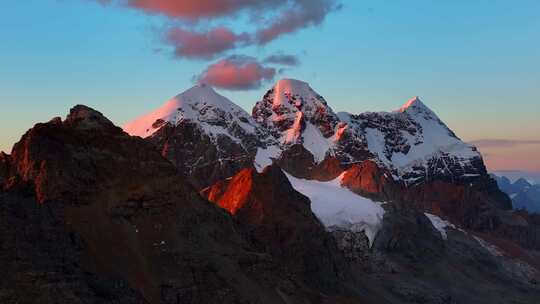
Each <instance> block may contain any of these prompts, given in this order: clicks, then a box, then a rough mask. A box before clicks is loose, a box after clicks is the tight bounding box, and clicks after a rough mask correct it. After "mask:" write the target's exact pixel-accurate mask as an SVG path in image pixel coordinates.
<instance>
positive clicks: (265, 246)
mask: <svg viewBox="0 0 540 304" xmlns="http://www.w3.org/2000/svg"><path fill="white" fill-rule="evenodd" d="M203 194H204V195H205V196H206V197H207V198H208V199H209V200H210V201H212V202H214V203H215V204H216V205H218V206H220V207H221V208H223V209H225V210H227V211H228V212H229V213H231V214H232V215H233V216H234V218H235V219H236V220H237V221H238V222H239V223H240V225H241V227H242V229H243V231H244V232H245V233H246V234H247V235H248V236H249V238H250V239H252V240H253V241H254V243H255V246H256V247H258V248H260V249H261V250H264V251H268V252H271V253H272V255H273V256H275V257H277V258H278V259H279V263H280V264H281V265H282V266H283V267H284V268H285V269H289V270H292V271H293V272H294V273H296V274H297V275H298V276H299V277H302V278H305V280H306V283H307V284H308V285H309V286H311V287H314V288H318V289H321V290H323V291H326V292H334V293H335V292H336V291H337V290H338V287H339V285H340V283H339V282H340V281H341V282H343V281H345V279H346V278H345V267H344V265H343V261H342V260H341V258H340V255H339V254H338V251H337V248H336V245H335V243H334V241H333V239H332V238H331V237H330V235H329V234H328V233H327V232H326V231H325V229H324V227H323V225H322V224H321V223H320V222H319V220H318V219H317V218H316V217H315V215H314V214H313V213H312V211H311V209H310V201H309V199H308V198H307V197H305V196H304V195H302V194H300V193H299V192H297V191H296V190H294V189H293V187H292V186H291V184H290V182H289V180H288V179H287V177H286V176H285V174H284V173H283V171H282V170H281V169H280V168H279V167H277V166H270V167H267V168H266V169H265V170H264V171H263V172H262V173H257V172H256V171H255V170H254V169H244V170H242V171H241V172H239V173H238V174H236V175H235V176H233V177H232V178H230V179H227V180H225V181H222V182H220V183H218V184H216V185H214V186H212V187H209V188H207V189H205V190H204V191H203Z"/></svg>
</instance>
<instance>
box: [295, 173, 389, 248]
mask: <svg viewBox="0 0 540 304" xmlns="http://www.w3.org/2000/svg"><path fill="white" fill-rule="evenodd" d="M286 174H287V173H286ZM287 177H288V178H289V181H290V182H291V184H292V186H293V187H294V189H296V191H298V192H300V193H302V194H304V195H305V196H307V197H308V198H309V199H310V200H311V210H312V211H313V213H314V214H315V215H316V216H317V218H319V220H320V221H321V222H322V223H323V224H324V226H325V227H326V228H327V229H331V228H332V227H339V228H345V229H348V230H352V231H355V232H360V231H364V233H365V234H366V236H367V237H368V239H369V243H370V246H371V245H372V244H373V241H374V239H375V236H376V235H377V232H379V230H380V228H381V227H382V219H383V216H384V209H383V208H382V203H378V202H374V201H372V200H370V199H367V198H364V197H362V196H360V195H358V194H356V193H353V192H352V191H350V190H349V189H347V188H344V187H342V186H341V178H342V177H341V176H339V177H338V178H336V179H334V180H332V181H329V182H320V181H315V180H306V179H300V178H296V177H294V176H291V175H289V174H287Z"/></svg>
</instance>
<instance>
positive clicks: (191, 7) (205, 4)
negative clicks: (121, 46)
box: [102, 0, 289, 20]
mask: <svg viewBox="0 0 540 304" xmlns="http://www.w3.org/2000/svg"><path fill="white" fill-rule="evenodd" d="M102 1H103V0H102ZM287 1H289V0H128V2H127V5H128V6H130V7H133V8H136V9H141V10H143V11H145V12H147V13H152V14H162V15H166V16H168V17H172V18H183V19H192V20H195V19H201V18H211V17H221V16H228V15H232V14H235V13H237V12H239V11H242V10H260V9H262V8H269V7H275V5H281V4H283V3H285V2H287Z"/></svg>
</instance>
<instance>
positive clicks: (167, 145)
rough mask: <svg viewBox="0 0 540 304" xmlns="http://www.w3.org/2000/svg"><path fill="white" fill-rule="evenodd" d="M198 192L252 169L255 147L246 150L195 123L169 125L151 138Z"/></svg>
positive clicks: (225, 137)
mask: <svg viewBox="0 0 540 304" xmlns="http://www.w3.org/2000/svg"><path fill="white" fill-rule="evenodd" d="M148 141H149V142H150V143H152V144H153V145H154V146H155V147H157V149H158V150H159V151H160V152H161V155H163V156H164V157H166V158H167V159H168V160H170V161H171V162H172V163H173V164H175V165H176V168H177V169H178V172H179V173H180V174H181V175H183V176H184V177H185V178H186V179H187V180H188V181H189V182H190V183H191V184H192V185H194V186H195V187H196V188H197V189H202V188H205V187H207V186H209V185H212V184H213V183H216V182H218V181H220V180H222V179H225V178H227V177H230V176H232V175H234V174H235V173H237V172H238V171H240V170H241V169H243V168H248V167H252V166H253V160H254V158H255V154H256V150H257V149H256V145H253V146H252V147H251V148H250V149H246V148H245V147H244V146H243V145H241V144H239V143H238V142H237V141H235V140H233V139H231V138H230V137H228V136H226V135H217V136H216V137H211V136H209V135H208V134H206V133H205V132H204V131H203V130H201V129H200V128H199V127H198V126H197V125H196V124H193V123H184V122H182V123H179V124H177V125H172V124H167V125H165V126H163V127H161V128H160V129H159V130H158V131H156V133H154V134H153V136H152V137H150V138H149V139H148Z"/></svg>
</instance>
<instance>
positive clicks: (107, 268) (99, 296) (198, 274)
mask: <svg viewBox="0 0 540 304" xmlns="http://www.w3.org/2000/svg"><path fill="white" fill-rule="evenodd" d="M12 165H13V168H14V169H13V173H12V176H10V178H13V179H15V180H17V184H12V185H11V186H10V187H8V188H7V189H6V192H5V193H1V195H2V197H1V199H0V216H1V217H2V221H1V224H0V225H2V228H3V229H1V230H2V232H0V246H2V250H1V254H0V262H1V265H0V267H1V268H2V269H11V270H13V271H10V272H8V273H5V275H4V277H3V278H2V279H1V280H0V284H1V285H0V291H1V293H0V298H1V297H4V296H5V297H7V299H8V300H11V299H20V293H21V292H20V290H29V291H34V290H36V291H41V290H44V291H45V292H46V293H44V294H42V295H41V296H42V298H39V299H43V301H42V302H43V303H52V302H54V303H56V302H57V301H56V300H58V299H70V300H66V301H67V302H77V301H81V302H89V303H124V302H125V303H147V302H148V303H215V302H218V301H219V302H223V303H255V302H257V303H284V302H285V298H286V297H285V296H283V295H282V293H283V294H287V295H290V296H291V297H293V298H294V297H298V299H299V300H298V301H300V302H301V301H303V300H305V299H306V298H305V297H306V295H305V294H303V293H306V292H307V291H306V290H307V289H297V290H294V288H290V287H288V286H295V283H294V280H292V279H289V278H287V274H286V272H279V271H278V269H279V266H278V265H276V264H275V262H273V261H272V259H271V258H270V257H269V256H268V255H266V256H265V253H264V252H263V253H254V251H255V250H254V249H253V248H252V247H250V245H249V243H248V242H246V241H245V240H244V239H243V236H242V235H240V234H238V233H237V232H236V229H235V227H234V225H233V222H232V221H231V218H230V216H229V215H227V214H226V213H225V212H223V211H222V210H220V209H219V208H216V206H214V205H213V204H211V203H209V202H207V201H206V200H204V199H202V198H201V196H200V195H199V194H198V193H197V192H195V191H194V190H193V189H192V187H191V186H189V184H188V183H186V182H185V181H184V180H183V179H182V177H180V176H179V175H178V174H177V172H176V169H175V167H174V166H173V165H172V164H171V163H170V162H169V161H167V160H166V159H164V158H163V157H162V156H161V155H160V154H159V152H158V151H156V150H155V149H154V148H153V147H152V146H151V145H150V144H149V143H148V142H146V141H144V140H142V139H141V138H137V137H130V136H128V135H127V134H125V133H124V132H123V131H122V130H121V129H120V128H117V127H115V126H114V125H112V123H110V121H108V120H107V119H106V118H104V117H103V116H102V115H101V114H100V113H98V112H96V111H94V110H92V109H90V108H87V107H84V106H77V107H75V108H74V109H72V111H71V113H70V115H69V116H68V118H67V119H66V120H64V121H61V120H60V119H55V120H53V121H51V122H49V123H45V124H38V125H36V126H35V127H34V128H33V129H31V130H30V131H28V132H27V133H26V134H25V135H24V136H23V138H22V139H21V141H20V142H19V143H17V144H16V145H15V147H14V149H13V153H12ZM20 189H27V190H25V191H23V192H20V191H19V190H20ZM4 225H7V226H8V227H4ZM4 228H6V229H4ZM21 246H24V247H21ZM21 250H22V251H23V253H20V251H21ZM186 274H189V275H186ZM53 289H54V290H53ZM58 290H59V291H60V292H61V293H62V294H61V295H58V296H56V297H55V295H54V294H52V293H53V292H55V291H58ZM29 294H30V295H31V294H32V293H29ZM6 295H7V296H6ZM8 302H9V301H8ZM293 302H295V301H293Z"/></svg>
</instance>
